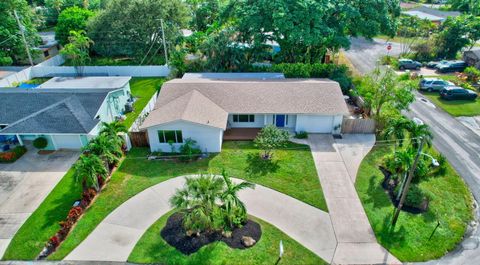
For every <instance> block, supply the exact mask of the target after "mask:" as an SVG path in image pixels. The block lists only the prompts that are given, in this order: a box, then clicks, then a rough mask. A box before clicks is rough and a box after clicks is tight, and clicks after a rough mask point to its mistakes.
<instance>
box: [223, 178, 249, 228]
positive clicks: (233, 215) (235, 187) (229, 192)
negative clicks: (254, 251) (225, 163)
mask: <svg viewBox="0 0 480 265" xmlns="http://www.w3.org/2000/svg"><path fill="white" fill-rule="evenodd" d="M222 178H223V182H224V184H225V190H224V191H223V193H222V194H221V195H220V198H221V200H222V202H223V210H224V211H225V214H224V216H225V222H226V227H227V228H228V229H233V228H235V227H236V226H238V225H240V224H242V223H244V222H245V221H246V220H247V209H246V208H245V204H244V203H243V202H242V201H241V200H240V198H239V197H238V192H239V191H241V190H244V189H246V188H251V189H254V188H255V184H253V183H250V182H245V181H243V182H240V183H238V184H236V183H234V182H233V181H232V179H230V177H229V176H228V175H227V173H226V172H225V170H224V171H223V172H222Z"/></svg>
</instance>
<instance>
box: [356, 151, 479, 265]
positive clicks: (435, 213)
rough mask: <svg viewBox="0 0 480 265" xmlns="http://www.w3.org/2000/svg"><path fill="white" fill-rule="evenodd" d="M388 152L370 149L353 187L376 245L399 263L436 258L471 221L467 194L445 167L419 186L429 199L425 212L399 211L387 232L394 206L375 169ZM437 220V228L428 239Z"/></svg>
mask: <svg viewBox="0 0 480 265" xmlns="http://www.w3.org/2000/svg"><path fill="white" fill-rule="evenodd" d="M391 151H392V150H391V149H390V148H389V147H374V149H372V151H371V152H370V153H369V154H368V155H367V157H366V158H365V159H364V160H363V162H362V164H361V166H360V169H359V172H358V175H357V181H356V184H355V186H356V189H357V192H358V195H359V197H360V199H361V201H362V204H363V207H364V208H365V211H366V213H367V216H368V219H369V221H370V224H371V225H372V228H373V230H374V231H375V234H376V237H377V239H378V241H379V242H380V244H382V245H383V246H384V247H385V248H386V249H388V250H389V251H390V252H391V253H392V254H393V255H395V256H396V257H397V258H399V259H400V260H401V261H426V260H431V259H436V258H440V257H442V256H443V255H445V254H446V252H448V251H450V250H452V249H454V248H455V246H456V245H457V244H458V243H459V242H460V241H461V240H462V237H463V235H464V234H465V230H466V228H467V224H468V222H469V221H470V220H472V218H473V214H472V196H471V194H470V191H469V190H468V188H467V186H466V185H465V183H464V182H463V180H462V178H461V177H460V176H459V175H458V174H457V173H456V172H455V170H454V169H453V168H452V167H451V166H450V165H447V171H446V173H445V175H444V176H437V177H430V178H428V179H425V180H423V181H422V182H420V184H419V185H420V188H421V189H422V190H423V191H424V192H426V193H427V194H429V195H430V197H431V200H430V206H429V210H428V211H427V212H426V213H422V214H410V213H406V212H401V214H400V218H399V219H398V222H397V225H396V227H395V229H394V231H390V230H391V229H390V222H391V217H392V214H393V211H394V207H393V205H392V203H391V201H390V198H389V196H388V195H387V194H386V193H385V191H384V189H383V188H382V186H381V182H382V181H383V174H382V173H381V171H380V170H379V169H378V166H379V165H380V164H381V160H382V158H383V157H384V156H385V155H386V154H387V153H389V152H391ZM430 152H431V153H435V152H436V151H434V150H430ZM437 221H438V222H440V227H439V228H438V229H437V231H436V232H435V234H434V235H433V236H432V238H431V239H430V240H429V238H430V236H431V235H432V232H433V230H434V229H435V227H436V225H437Z"/></svg>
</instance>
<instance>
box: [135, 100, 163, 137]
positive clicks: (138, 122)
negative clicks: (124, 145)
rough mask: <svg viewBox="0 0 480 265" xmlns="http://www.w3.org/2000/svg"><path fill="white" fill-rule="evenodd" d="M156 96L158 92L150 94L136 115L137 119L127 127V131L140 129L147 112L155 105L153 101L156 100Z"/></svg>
mask: <svg viewBox="0 0 480 265" xmlns="http://www.w3.org/2000/svg"><path fill="white" fill-rule="evenodd" d="M157 97H158V92H157V93H155V94H154V95H153V96H152V98H151V99H150V100H149V101H148V103H147V105H145V107H144V108H143V110H142V112H141V113H140V114H139V115H138V117H137V119H136V120H135V121H134V122H133V124H132V126H131V127H130V128H129V131H132V132H138V131H139V130H140V125H142V123H143V121H144V120H145V119H146V118H147V116H148V114H149V113H150V112H151V111H152V110H153V108H154V107H155V103H156V102H157Z"/></svg>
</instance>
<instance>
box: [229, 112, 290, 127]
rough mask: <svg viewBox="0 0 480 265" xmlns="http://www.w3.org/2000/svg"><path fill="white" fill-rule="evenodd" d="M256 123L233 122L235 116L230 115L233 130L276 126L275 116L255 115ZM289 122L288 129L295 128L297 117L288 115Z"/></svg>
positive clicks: (286, 125)
mask: <svg viewBox="0 0 480 265" xmlns="http://www.w3.org/2000/svg"><path fill="white" fill-rule="evenodd" d="M254 115H255V122H233V114H229V115H228V123H229V125H230V127H231V128H263V127H265V126H267V125H275V122H274V116H275V114H254ZM287 116H288V119H287V120H286V121H288V122H287V123H286V124H285V127H286V128H295V125H296V121H297V115H295V114H289V115H287Z"/></svg>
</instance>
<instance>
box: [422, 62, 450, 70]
mask: <svg viewBox="0 0 480 265" xmlns="http://www.w3.org/2000/svg"><path fill="white" fill-rule="evenodd" d="M447 63H448V61H446V60H442V61H431V62H428V63H427V65H425V66H426V67H427V68H430V69H435V68H437V66H440V65H443V64H447Z"/></svg>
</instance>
